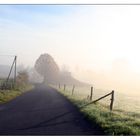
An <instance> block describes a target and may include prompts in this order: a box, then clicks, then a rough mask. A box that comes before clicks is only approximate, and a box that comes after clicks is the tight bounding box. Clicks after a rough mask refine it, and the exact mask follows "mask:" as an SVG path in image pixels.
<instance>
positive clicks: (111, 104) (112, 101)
mask: <svg viewBox="0 0 140 140" xmlns="http://www.w3.org/2000/svg"><path fill="white" fill-rule="evenodd" d="M110 100H111V103H110V111H112V109H113V103H114V90H112V94H111V99H110Z"/></svg>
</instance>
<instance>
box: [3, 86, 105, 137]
mask: <svg viewBox="0 0 140 140" xmlns="http://www.w3.org/2000/svg"><path fill="white" fill-rule="evenodd" d="M0 135H46V136H47V135H48V136H49V135H50V136H53V135H103V132H102V131H101V130H100V129H99V127H98V126H96V125H91V123H90V122H89V121H87V120H86V119H85V118H84V116H83V115H82V114H81V113H80V112H79V111H78V109H77V108H76V107H75V106H74V105H73V104H72V103H71V102H69V101H68V100H67V99H66V98H65V97H64V96H63V95H61V94H60V93H59V92H57V91H56V90H55V89H53V88H50V87H45V86H42V85H40V86H37V87H35V88H34V89H33V90H31V91H28V92H26V93H23V94H22V95H21V96H19V97H17V98H15V99H14V100H12V101H10V102H8V103H6V104H3V105H0Z"/></svg>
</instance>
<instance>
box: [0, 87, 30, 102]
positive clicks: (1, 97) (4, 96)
mask: <svg viewBox="0 0 140 140" xmlns="http://www.w3.org/2000/svg"><path fill="white" fill-rule="evenodd" d="M32 88H33V86H32V85H28V86H24V87H20V88H15V89H12V90H0V104H3V103H6V102H8V101H10V100H12V99H14V98H16V97H17V96H19V95H21V94H22V93H23V92H26V91H28V90H30V89H32Z"/></svg>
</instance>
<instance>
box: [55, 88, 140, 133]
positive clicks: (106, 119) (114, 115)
mask: <svg viewBox="0 0 140 140" xmlns="http://www.w3.org/2000/svg"><path fill="white" fill-rule="evenodd" d="M55 88H57V90H58V91H60V92H61V93H62V94H63V95H64V96H66V97H67V98H68V99H69V100H70V101H71V102H72V103H74V104H75V105H76V106H78V107H79V110H80V111H81V112H83V113H84V115H85V116H86V117H87V118H88V119H89V120H90V121H91V122H93V123H94V124H95V123H96V124H97V125H99V126H100V127H101V128H102V129H103V130H104V132H105V134H106V135H140V102H139V100H140V99H139V97H138V96H136V95H131V96H130V95H127V94H123V93H119V92H115V101H114V106H113V111H110V110H109V105H110V98H111V97H110V96H108V97H107V98H104V99H102V100H101V101H99V102H98V103H96V104H91V105H89V106H87V107H85V108H81V109H80V107H81V106H82V105H84V104H87V103H89V102H90V101H89V100H88V99H87V97H88V96H89V95H90V86H86V87H75V90H74V94H73V95H72V86H66V88H65V91H64V86H61V88H59V87H58V86H57V87H56V86H55ZM110 92H111V91H109V90H101V89H96V88H93V99H92V100H95V99H98V98H99V97H101V96H103V95H105V94H108V93H110Z"/></svg>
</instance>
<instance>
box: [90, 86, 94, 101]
mask: <svg viewBox="0 0 140 140" xmlns="http://www.w3.org/2000/svg"><path fill="white" fill-rule="evenodd" d="M92 96H93V87H91V92H90V101H92Z"/></svg>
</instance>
